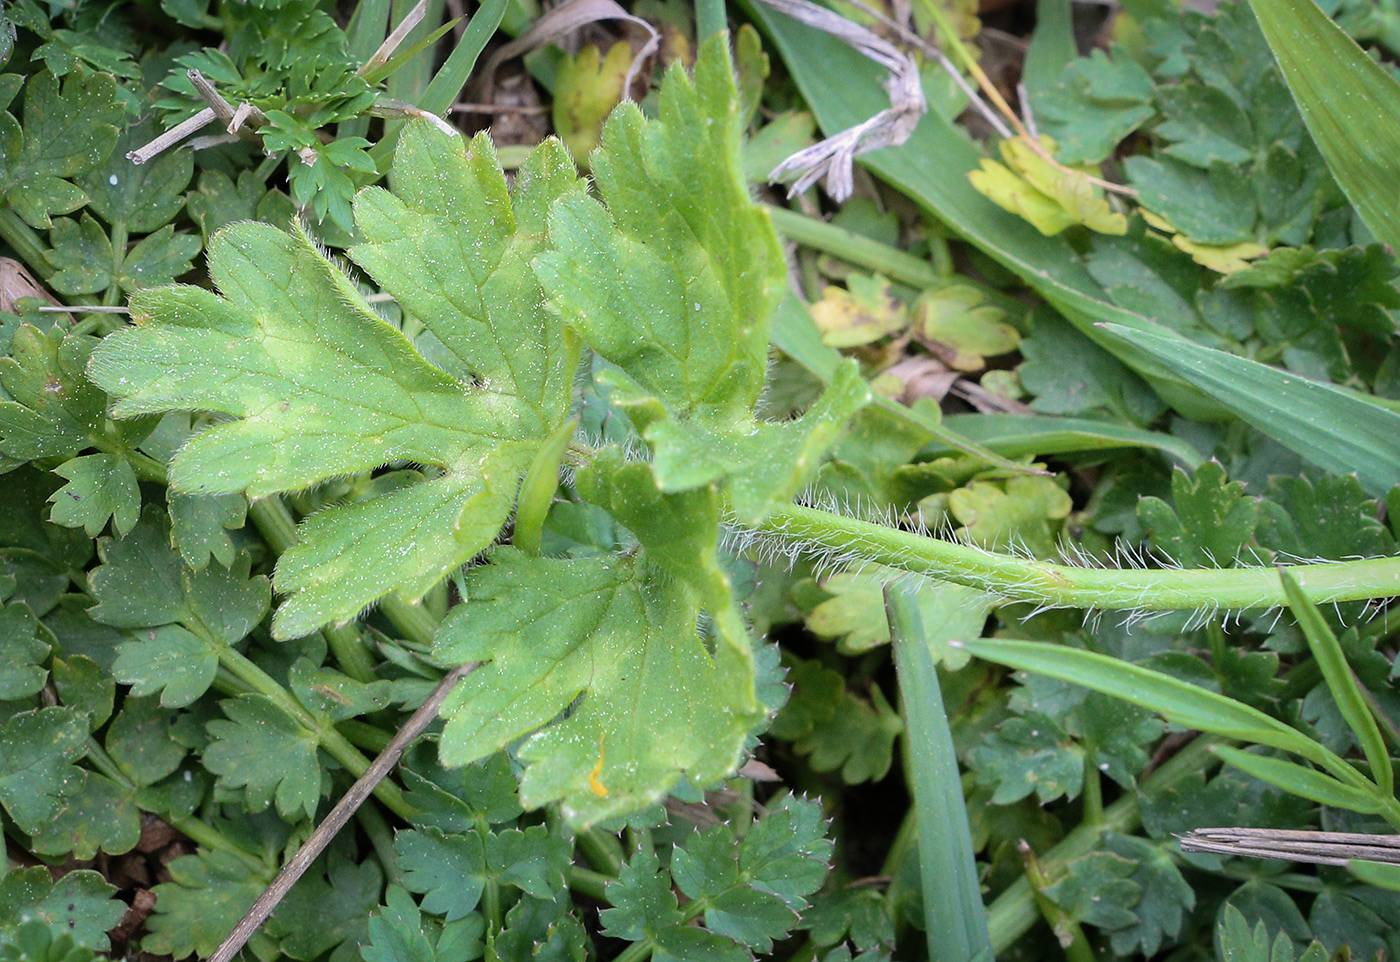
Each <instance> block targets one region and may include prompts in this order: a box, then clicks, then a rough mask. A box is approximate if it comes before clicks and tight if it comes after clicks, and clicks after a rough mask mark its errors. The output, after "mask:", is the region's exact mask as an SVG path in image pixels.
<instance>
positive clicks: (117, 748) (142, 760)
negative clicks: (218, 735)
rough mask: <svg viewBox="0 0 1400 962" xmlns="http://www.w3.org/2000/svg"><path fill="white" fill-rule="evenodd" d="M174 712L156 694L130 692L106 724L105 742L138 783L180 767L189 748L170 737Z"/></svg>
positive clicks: (151, 781) (114, 758) (124, 771)
mask: <svg viewBox="0 0 1400 962" xmlns="http://www.w3.org/2000/svg"><path fill="white" fill-rule="evenodd" d="M175 720H176V715H175V713H174V712H170V711H165V710H163V709H161V708H160V707H159V706H158V704H157V702H156V700H155V699H154V698H140V697H137V696H134V695H131V694H128V695H127V696H126V698H125V699H124V700H123V701H122V709H121V711H120V712H118V713H117V717H116V718H114V719H112V724H111V725H110V726H108V728H107V736H106V739H105V741H104V743H103V744H104V746H105V747H106V749H107V754H108V755H110V756H111V758H112V761H114V762H116V764H117V767H118V768H120V769H121V771H122V774H123V775H125V776H126V777H127V778H129V779H131V780H132V781H133V782H135V783H136V784H137V785H142V786H145V785H154V784H155V783H156V782H158V781H160V780H161V779H162V778H165V777H166V776H167V775H169V774H170V773H171V772H173V771H175V769H177V768H179V767H180V762H181V761H183V760H184V757H185V752H186V749H185V748H184V746H182V745H180V744H179V743H178V742H176V741H175V740H174V739H172V738H171V737H170V726H171V723H172V722H174V721H175Z"/></svg>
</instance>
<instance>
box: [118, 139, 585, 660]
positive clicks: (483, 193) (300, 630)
mask: <svg viewBox="0 0 1400 962" xmlns="http://www.w3.org/2000/svg"><path fill="white" fill-rule="evenodd" d="M396 173H397V181H396V185H397V194H390V193H388V192H387V191H384V190H381V189H377V188H376V189H370V190H366V191H364V192H362V193H361V194H360V196H359V197H358V198H357V201H356V214H357V218H358V223H359V225H360V230H361V232H362V234H363V235H364V237H365V239H366V241H365V243H364V244H363V245H361V246H360V247H357V248H355V249H354V250H353V251H352V252H351V256H352V258H354V259H355V260H356V261H357V262H359V263H360V264H361V265H362V266H363V267H364V268H365V269H366V270H367V271H368V272H369V273H370V274H371V275H372V276H373V277H374V278H375V279H376V280H377V281H378V282H379V283H380V284H381V285H382V286H383V287H384V288H385V289H386V290H388V291H389V292H390V293H392V294H394V296H395V297H396V298H397V299H398V300H399V302H400V303H401V304H402V305H403V306H404V307H405V308H406V309H407V310H408V311H409V312H410V313H412V314H413V315H414V316H415V317H416V318H417V319H419V320H420V321H422V323H423V324H424V325H425V326H426V328H427V332H426V333H425V334H423V335H422V336H421V337H420V338H419V339H418V340H417V342H416V343H415V342H413V341H410V340H409V339H408V338H407V337H406V336H405V335H404V334H403V333H402V332H401V331H399V330H397V329H395V328H394V327H393V326H392V325H390V324H388V323H387V322H385V321H384V320H383V319H382V318H380V317H379V315H378V314H376V313H375V312H374V311H373V309H372V308H371V307H370V306H369V304H368V303H367V302H366V301H365V300H364V298H363V297H362V296H361V295H360V293H359V291H358V290H357V288H356V287H355V285H354V283H353V282H352V281H351V280H350V278H349V277H348V276H347V275H346V274H345V273H344V271H343V270H341V269H340V268H339V267H338V266H336V265H335V264H333V263H332V262H331V261H329V260H328V259H327V258H326V257H325V256H324V255H323V254H322V253H321V252H320V251H319V250H318V249H317V248H316V247H315V245H314V244H313V243H312V242H311V241H310V240H309V238H307V237H306V236H305V234H303V233H302V232H301V231H299V230H297V231H294V232H293V233H291V234H287V233H284V232H282V231H278V230H275V229H273V228H271V227H268V226H265V225H258V224H238V225H235V226H234V227H232V228H229V229H227V230H226V231H224V232H223V233H221V234H219V235H218V236H217V237H215V239H214V240H213V242H212V243H211V245H210V253H209V273H210V276H211V277H212V278H213V280H214V283H215V286H216V287H217V288H218V289H219V291H220V292H221V294H215V293H213V292H210V291H206V290H202V289H199V288H194V287H167V288H161V289H159V290H154V291H145V292H142V293H141V294H139V295H138V296H137V297H136V298H134V299H133V301H132V316H133V320H134V322H135V323H134V326H133V327H131V328H128V329H126V330H123V331H119V332H118V333H116V334H115V335H112V336H111V337H109V338H107V339H106V340H105V341H104V342H103V344H102V347H101V348H100V349H99V351H98V352H97V356H96V357H95V358H94V360H93V362H92V365H91V373H92V376H93V378H94V379H95V380H96V381H97V382H98V383H100V384H103V385H107V386H108V387H109V389H110V390H111V392H112V393H113V394H114V395H115V396H116V397H117V398H118V401H117V403H116V405H115V408H114V413H115V414H116V415H117V416H119V417H129V416H132V415H137V414H147V413H152V412H162V411H173V410H185V409H193V410H205V411H213V412H217V413H220V414H225V415H230V416H232V417H233V418H234V420H229V421H225V422H223V423H220V424H217V425H215V426H213V427H211V428H208V429H206V430H205V431H203V432H201V433H200V434H198V435H197V436H196V437H195V438H193V439H192V440H191V441H190V442H189V443H188V444H187V445H186V446H185V447H184V448H183V449H181V451H180V452H179V454H178V455H177V456H176V458H175V460H174V462H173V463H172V465H171V469H170V483H171V488H172V490H174V491H176V492H179V493H188V494H229V493H234V492H246V493H247V495H248V496H249V497H250V498H260V497H266V496H267V495H269V494H273V493H276V492H280V491H291V490H297V489H301V488H306V487H308V486H310V485H314V484H317V483H320V482H322V481H325V480H327V479H329V478H333V477H336V476H338V475H344V474H348V473H352V472H357V471H364V470H369V469H372V468H376V467H380V466H382V465H385V464H388V463H390V462H393V461H411V462H416V463H418V464H422V465H427V466H430V467H431V468H433V469H435V471H434V472H433V473H432V474H430V476H429V477H428V479H427V480H425V481H423V482H422V483H419V484H415V485H411V486H407V487H402V488H398V489H396V490H393V491H390V492H388V493H384V494H381V495H378V496H376V497H372V498H370V499H368V500H365V501H361V502H358V503H355V504H349V505H344V506H339V507H335V508H331V509H329V510H326V511H323V512H321V513H320V514H318V515H316V516H315V517H314V518H312V519H310V520H308V521H307V522H305V523H304V524H303V525H302V527H301V531H300V535H301V540H300V542H299V543H298V544H297V545H296V546H295V547H293V548H292V549H291V550H290V551H288V552H286V553H285V554H284V555H283V556H282V558H281V559H280V561H279V563H278V568H277V575H276V586H277V587H278V588H279V589H280V590H281V591H283V592H286V593H289V594H291V595H292V597H291V598H290V599H289V600H288V601H287V602H286V603H285V604H284V605H283V606H282V607H281V609H280V610H279V611H278V613H277V616H276V618H275V620H274V623H273V626H274V632H275V634H276V635H277V636H279V637H283V638H291V637H296V636H298V635H303V634H306V633H307V632H309V631H311V630H313V629H315V628H317V627H319V626H321V625H323V624H326V623H327V622H332V621H343V620H346V619H348V618H351V617H353V616H354V615H355V614H357V613H358V612H359V611H360V609H362V608H363V607H364V606H365V605H367V604H370V603H372V602H374V601H377V600H378V599H380V598H382V597H383V596H384V595H386V594H388V593H390V592H395V591H396V592H398V593H399V594H400V595H401V596H403V597H404V598H406V599H409V600H413V599H416V598H419V597H421V596H422V595H423V594H424V593H425V592H426V591H427V590H428V589H429V588H431V587H432V586H433V585H434V584H436V583H437V582H438V581H439V580H440V579H441V578H442V577H443V575H445V574H446V573H447V572H448V571H450V570H452V569H453V568H455V567H456V566H458V565H459V564H461V563H462V562H463V561H465V560H467V559H468V558H470V557H471V556H472V555H474V554H476V553H477V552H478V551H480V550H481V549H482V548H484V547H486V546H487V545H488V544H489V543H490V542H491V540H492V539H493V538H495V536H496V534H497V532H498V531H499V530H500V527H501V525H502V524H503V523H504V521H505V519H506V517H507V516H508V514H509V512H510V509H511V505H512V502H513V500H514V496H515V486H516V483H517V482H518V479H519V477H520V476H521V475H522V474H523V473H524V471H525V470H526V469H527V468H528V466H529V464H530V462H531V460H532V458H533V455H534V452H535V450H536V449H537V448H538V446H539V445H540V443H541V442H542V441H543V440H544V439H546V438H547V437H549V435H550V434H551V433H552V432H553V430H554V429H555V428H556V427H557V426H558V424H559V423H560V422H561V421H562V420H563V419H564V417H565V416H566V415H567V413H568V406H569V394H570V388H571V386H572V378H573V368H574V364H575V361H576V358H577V353H576V350H575V349H574V348H573V347H572V342H571V340H570V338H569V337H568V336H566V334H565V332H564V330H563V324H562V322H561V321H559V320H558V319H556V318H555V317H553V315H551V314H549V313H548V312H546V311H545V309H544V306H543V298H542V296H541V293H540V289H539V287H538V284H537V282H536V281H535V279H534V275H533V274H532V273H531V271H530V269H529V261H530V258H531V257H533V256H534V254H535V253H537V252H538V250H539V249H540V248H541V246H542V244H543V243H544V235H545V214H546V211H547V210H548V209H549V207H550V205H551V204H552V203H553V202H554V201H555V200H557V199H558V198H559V197H560V196H561V195H563V194H567V193H570V192H572V191H574V190H575V185H576V183H577V179H576V177H575V175H574V173H573V169H572V166H571V164H570V162H569V160H568V157H567V155H566V154H565V152H564V151H563V150H562V148H561V147H560V146H559V145H558V144H556V143H553V142H550V143H548V144H546V145H545V146H542V147H541V148H539V149H538V150H537V151H536V152H535V153H534V155H533V156H532V157H531V159H530V160H529V161H528V162H527V164H526V165H525V167H524V168H523V169H522V170H521V172H520V174H519V177H518V179H517V181H516V187H515V196H514V198H512V197H511V195H510V194H509V193H508V192H507V189H506V184H505V179H504V176H503V175H502V173H501V170H500V167H499V165H498V164H497V162H496V158H495V153H494V150H493V148H492V147H491V145H490V142H489V141H488V140H486V139H485V138H484V137H482V138H478V139H477V140H475V141H473V143H472V144H471V146H470V148H469V149H468V150H465V151H464V150H463V148H462V145H461V143H460V142H458V141H457V140H456V139H455V138H452V137H448V136H445V135H443V134H441V133H439V132H437V131H436V130H435V129H434V128H433V127H432V126H431V125H429V124H427V123H423V124H417V125H412V126H410V127H409V128H408V129H407V130H405V132H404V135H403V138H402V139H401V141H400V144H399V148H398V154H397V159H396Z"/></svg>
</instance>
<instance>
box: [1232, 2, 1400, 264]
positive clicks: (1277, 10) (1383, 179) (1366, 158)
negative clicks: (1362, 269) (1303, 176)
mask: <svg viewBox="0 0 1400 962" xmlns="http://www.w3.org/2000/svg"><path fill="white" fill-rule="evenodd" d="M1250 6H1252V7H1253V8H1254V14H1255V16H1256V17H1257V18H1258V20H1259V26H1260V27H1261V28H1262V29H1263V31H1264V38H1265V39H1266V40H1268V42H1269V48H1270V49H1271V50H1273V52H1274V57H1275V59H1277V60H1278V65H1279V68H1280V69H1281V70H1282V71H1283V77H1284V80H1285V81H1286V82H1287V83H1288V89H1289V91H1290V92H1291V93H1292V94H1293V99H1294V101H1296V102H1297V104H1298V110H1299V112H1300V113H1302V115H1303V122H1304V123H1306V124H1307V125H1308V130H1309V132H1311V133H1312V135H1313V140H1314V141H1315V142H1316V143H1317V147H1318V150H1320V151H1321V152H1322V156H1323V158H1324V159H1325V160H1326V161H1327V167H1328V168H1329V169H1330V170H1331V171H1332V176H1333V177H1335V178H1336V180H1337V184H1338V186H1340V187H1341V188H1342V190H1343V191H1344V192H1345V193H1346V195H1347V199H1348V200H1350V201H1351V202H1352V204H1353V205H1354V206H1355V207H1356V210H1357V213H1359V214H1360V215H1361V219H1362V220H1364V221H1365V222H1366V226H1367V227H1369V228H1370V229H1371V233H1372V234H1375V235H1376V240H1378V241H1380V242H1381V243H1383V244H1386V245H1388V246H1390V247H1392V248H1397V249H1400V203H1397V200H1396V196H1395V185H1396V183H1397V182H1400V82H1397V81H1396V79H1395V78H1394V77H1392V76H1391V75H1390V74H1389V73H1387V72H1386V71H1385V68H1384V67H1382V66H1381V65H1380V64H1378V63H1376V62H1375V61H1374V60H1372V59H1371V58H1370V57H1368V56H1366V53H1365V51H1363V50H1362V49H1361V48H1360V47H1358V46H1357V45H1356V42H1355V41H1354V40H1352V39H1351V38H1350V37H1348V36H1347V35H1346V33H1345V32H1343V30H1342V29H1341V28H1340V27H1338V26H1337V25H1336V24H1334V23H1333V22H1332V21H1331V20H1329V19H1327V15H1326V14H1324V13H1323V12H1322V10H1321V9H1319V8H1318V6H1317V4H1315V3H1313V2H1312V0H1250Z"/></svg>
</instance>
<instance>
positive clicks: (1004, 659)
mask: <svg viewBox="0 0 1400 962" xmlns="http://www.w3.org/2000/svg"><path fill="white" fill-rule="evenodd" d="M963 644H964V647H966V648H967V650H968V651H970V652H972V653H973V654H974V655H976V656H977V657H978V658H983V659H985V660H987V661H994V662H996V663H997V664H999V665H1006V666H1008V667H1011V668H1018V669H1020V670H1022V671H1033V672H1035V673H1036V674H1039V675H1047V676H1049V677H1051V678H1058V679H1060V680H1061V681H1069V682H1074V683H1075V684H1077V685H1083V686H1084V687H1086V688H1092V689H1093V690H1094V691H1097V692H1102V693H1103V694H1105V695H1112V696H1113V697H1114V698H1121V699H1123V700H1124V701H1128V702H1132V703H1133V704H1134V705H1139V706H1141V707H1142V708H1146V709H1148V710H1150V711H1155V712H1157V713H1158V714H1160V715H1162V716H1163V717H1164V718H1166V719H1167V720H1168V721H1171V722H1175V723H1177V724H1179V725H1185V726H1187V727H1189V728H1195V729H1198V730H1199V731H1203V732H1210V733H1211V734H1215V735H1223V736H1224V737H1226V738H1236V739H1239V740H1241V741H1248V742H1254V743H1255V744H1258V745H1267V746H1269V747H1270V748H1281V749H1283V750H1284V751H1287V752H1292V753H1293V754H1295V755H1300V756H1302V757H1303V758H1306V759H1307V760H1308V761H1310V762H1314V763H1315V764H1318V765H1321V766H1322V767H1323V768H1326V769H1327V770H1328V771H1329V772H1332V774H1334V775H1336V776H1337V777H1338V778H1339V779H1343V780H1345V781H1346V782H1348V783H1349V784H1351V785H1353V786H1355V787H1357V788H1362V787H1364V786H1366V785H1367V784H1368V783H1367V782H1366V779H1365V777H1364V776H1362V775H1361V774H1360V773H1359V772H1357V771H1356V770H1355V769H1353V768H1352V767H1351V766H1350V765H1348V764H1347V763H1346V762H1344V761H1343V760H1342V759H1340V758H1338V757H1337V756H1336V755H1334V754H1333V753H1332V752H1330V751H1328V750H1327V749H1326V748H1324V747H1323V746H1322V745H1319V744H1318V743H1317V742H1315V741H1313V740H1312V739H1311V738H1308V737H1307V736H1306V735H1304V734H1303V733H1302V732H1300V731H1297V730H1296V729H1293V728H1290V727H1289V726H1287V725H1285V724H1284V723H1283V722H1281V721H1279V720H1278V719H1276V718H1270V717H1269V716H1268V715H1266V714H1264V713H1263V712H1261V711H1259V710H1258V709H1257V708H1251V707H1250V706H1249V705H1246V704H1244V703H1243V702H1238V701H1235V700H1234V699H1233V698H1226V697H1225V696H1224V695H1217V694H1216V693H1215V692H1213V691H1207V690H1206V689H1204V688H1198V687H1197V686H1195V685H1191V684H1187V683H1186V682H1184V681H1180V680H1178V679H1176V678H1173V677H1172V676H1171V675H1166V674H1163V673H1162V672H1160V671H1153V670H1152V669H1151V668H1143V667H1142V666H1141V665H1133V664H1130V663H1128V662H1126V661H1120V660H1119V659H1117V658H1110V657H1109V656H1108V655H1100V654H1098V653H1097V652H1093V651H1082V650H1080V649H1078V648H1065V647H1062V646H1059V645H1047V644H1043V643H1041V642H1034V641H1006V640H1003V639H991V638H978V639H975V640H972V641H966V642H964V643H963Z"/></svg>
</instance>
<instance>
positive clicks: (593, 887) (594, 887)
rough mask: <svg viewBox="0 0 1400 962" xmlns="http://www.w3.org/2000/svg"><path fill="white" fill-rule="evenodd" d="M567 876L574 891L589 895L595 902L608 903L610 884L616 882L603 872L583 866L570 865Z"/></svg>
mask: <svg viewBox="0 0 1400 962" xmlns="http://www.w3.org/2000/svg"><path fill="white" fill-rule="evenodd" d="M565 876H566V877H567V878H568V882H569V888H570V889H571V890H572V891H575V892H578V893H579V894H580V895H587V896H588V897H589V898H591V899H593V900H594V901H595V902H606V901H607V900H608V896H607V886H608V883H609V882H614V881H616V879H614V878H611V877H609V876H607V875H604V874H603V873H602V872H595V871H593V870H592V869H589V868H584V867H583V866H581V865H570V866H569V867H568V869H567V870H566V871H565Z"/></svg>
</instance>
